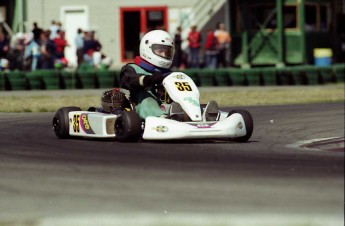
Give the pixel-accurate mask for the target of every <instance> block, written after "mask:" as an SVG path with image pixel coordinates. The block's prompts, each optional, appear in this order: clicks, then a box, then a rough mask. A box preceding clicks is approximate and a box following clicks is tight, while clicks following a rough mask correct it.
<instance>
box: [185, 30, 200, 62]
mask: <svg viewBox="0 0 345 226" xmlns="http://www.w3.org/2000/svg"><path fill="white" fill-rule="evenodd" d="M188 42H189V50H190V55H191V56H190V57H191V59H190V66H191V67H192V68H198V67H199V52H200V44H201V35H200V32H199V31H197V26H196V25H194V26H192V27H191V31H190V32H189V34H188Z"/></svg>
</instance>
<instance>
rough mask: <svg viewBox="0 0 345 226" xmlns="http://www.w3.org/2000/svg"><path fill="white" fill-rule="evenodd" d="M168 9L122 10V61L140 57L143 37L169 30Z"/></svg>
mask: <svg viewBox="0 0 345 226" xmlns="http://www.w3.org/2000/svg"><path fill="white" fill-rule="evenodd" d="M167 18H168V16H167V7H165V6H159V7H158V6H157V7H133V8H120V40H121V41H120V43H121V61H122V62H130V61H132V60H133V59H134V57H135V56H138V55H139V44H140V39H141V37H142V36H143V35H144V34H145V33H147V32H148V31H151V30H154V29H162V30H168V23H167Z"/></svg>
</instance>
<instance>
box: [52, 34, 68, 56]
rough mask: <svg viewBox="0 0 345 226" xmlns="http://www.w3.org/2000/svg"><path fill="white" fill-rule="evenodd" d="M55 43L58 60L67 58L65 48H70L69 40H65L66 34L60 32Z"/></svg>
mask: <svg viewBox="0 0 345 226" xmlns="http://www.w3.org/2000/svg"><path fill="white" fill-rule="evenodd" d="M54 43H55V45H56V57H57V58H58V59H61V58H64V57H65V47H66V46H68V43H67V40H66V39H65V32H64V31H63V30H58V31H57V35H56V37H55V38H54Z"/></svg>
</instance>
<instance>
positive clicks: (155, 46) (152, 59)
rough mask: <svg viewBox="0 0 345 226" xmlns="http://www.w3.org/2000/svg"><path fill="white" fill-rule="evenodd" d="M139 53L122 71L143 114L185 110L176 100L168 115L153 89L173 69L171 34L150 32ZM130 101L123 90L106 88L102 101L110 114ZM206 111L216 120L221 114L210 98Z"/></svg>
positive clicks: (125, 84)
mask: <svg viewBox="0 0 345 226" xmlns="http://www.w3.org/2000/svg"><path fill="white" fill-rule="evenodd" d="M139 52H140V56H136V58H135V60H134V63H128V64H126V65H125V66H123V67H122V69H121V72H120V87H121V88H124V89H127V90H129V92H130V99H131V102H132V103H134V105H136V106H135V109H136V112H137V113H138V115H139V117H140V118H141V119H146V118H147V117H148V116H155V117H164V118H173V116H174V113H177V112H183V109H182V108H181V106H180V105H179V104H178V103H176V102H173V103H172V104H171V107H170V109H169V113H168V114H169V115H167V113H166V111H164V110H162V109H161V108H160V99H159V98H158V97H157V96H155V95H154V94H153V92H152V90H154V88H155V85H156V84H158V85H159V84H161V83H162V81H163V79H164V78H165V75H168V74H169V73H170V72H171V71H170V69H169V68H170V66H171V64H172V60H173V57H174V42H173V39H172V38H171V36H170V34H169V33H167V32H165V31H162V30H153V31H150V32H148V33H146V34H145V35H144V36H143V38H142V39H141V41H140V46H139ZM126 100H127V101H128V99H126V97H125V94H124V93H123V92H121V91H120V89H116V88H115V89H113V90H109V91H105V92H104V93H103V94H102V100H101V104H102V108H103V111H105V112H109V113H110V112H114V111H116V110H117V109H116V108H123V105H124V104H123V103H124V102H125V101H126ZM204 114H205V117H206V120H207V121H214V120H215V119H216V117H217V115H218V105H217V103H216V102H215V101H210V102H209V103H208V104H207V106H206V108H205V110H204ZM184 116H186V115H185V114H184ZM187 118H188V116H187Z"/></svg>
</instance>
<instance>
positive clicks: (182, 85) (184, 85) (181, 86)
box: [175, 82, 192, 91]
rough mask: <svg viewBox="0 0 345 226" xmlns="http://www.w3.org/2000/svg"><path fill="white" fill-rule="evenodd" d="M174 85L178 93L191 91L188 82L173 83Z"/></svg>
mask: <svg viewBox="0 0 345 226" xmlns="http://www.w3.org/2000/svg"><path fill="white" fill-rule="evenodd" d="M175 85H176V88H177V89H178V90H179V91H192V87H190V85H189V84H188V82H175Z"/></svg>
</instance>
